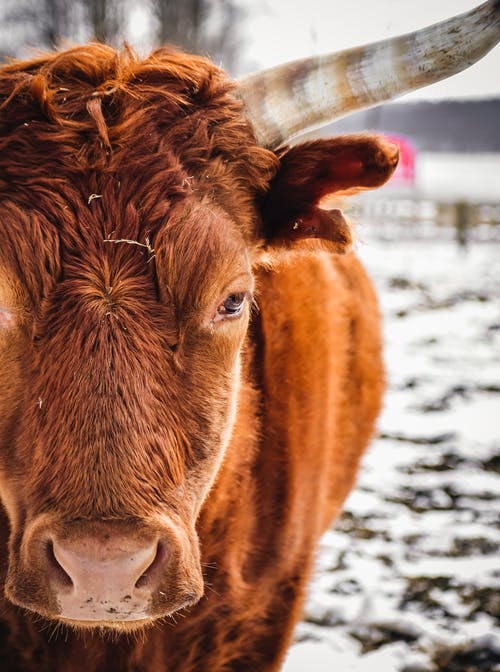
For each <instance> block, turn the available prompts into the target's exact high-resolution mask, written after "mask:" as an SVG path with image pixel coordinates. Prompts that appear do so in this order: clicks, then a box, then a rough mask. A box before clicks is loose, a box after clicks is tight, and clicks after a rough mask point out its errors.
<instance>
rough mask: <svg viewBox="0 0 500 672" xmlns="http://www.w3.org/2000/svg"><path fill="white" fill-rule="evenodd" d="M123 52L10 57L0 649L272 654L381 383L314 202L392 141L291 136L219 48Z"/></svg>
mask: <svg viewBox="0 0 500 672" xmlns="http://www.w3.org/2000/svg"><path fill="white" fill-rule="evenodd" d="M120 58H122V57H120V56H119V55H117V54H115V52H113V51H112V50H108V49H106V48H104V47H97V46H96V47H93V48H88V49H83V48H82V49H81V50H78V49H77V50H74V51H73V52H68V53H67V54H62V55H59V56H52V57H48V58H46V59H41V60H40V61H37V62H32V63H29V64H22V65H13V66H7V67H6V68H5V69H4V72H3V73H2V77H1V78H0V95H1V96H2V97H1V99H0V102H1V105H2V107H1V114H2V116H1V117H0V119H1V122H0V123H1V134H0V142H1V143H2V144H1V147H0V227H1V229H0V230H1V234H0V235H1V240H2V250H1V253H0V256H1V260H0V262H1V266H0V274H1V287H0V289H1V295H0V299H1V301H0V309H1V310H2V312H1V313H0V319H1V322H0V341H1V351H0V362H1V366H2V371H3V372H4V373H3V378H2V381H1V383H0V408H1V412H0V416H1V420H0V450H1V462H0V493H1V498H2V503H3V507H4V511H3V515H2V525H1V531H2V549H3V550H2V558H3V563H2V581H3V584H4V585H5V587H6V588H5V592H6V597H5V598H4V604H3V608H2V616H1V619H2V630H1V632H2V641H1V644H0V656H1V660H2V661H3V662H2V665H3V667H2V669H4V670H5V671H6V672H7V671H8V672H11V671H12V672H13V671H16V672H18V671H21V670H22V671H23V672H31V671H33V672H34V671H35V670H36V672H42V671H45V670H46V671H47V672H48V671H49V670H50V671H52V670H54V671H55V670H61V671H62V670H64V672H70V671H75V672H76V671H77V670H83V669H85V670H86V671H87V672H91V671H94V670H95V671H96V672H97V671H102V672H104V671H106V672H113V671H115V670H116V671H119V670H137V671H139V670H140V671H144V672H146V671H148V672H149V671H150V672H153V671H154V672H160V671H164V672H167V671H168V672H195V671H197V672H206V671H207V670H210V672H224V671H229V670H233V671H235V672H236V671H239V672H243V671H246V670H247V671H248V672H250V670H252V671H255V670H259V672H267V671H269V672H271V671H274V670H278V669H279V667H280V664H281V661H282V659H283V656H284V652H285V650H286V646H287V645H288V643H289V641H290V638H291V634H292V629H293V625H294V623H295V621H296V620H297V618H298V617H299V614H300V608H301V605H302V601H303V596H304V588H305V584H306V581H307V578H308V576H309V574H310V571H311V566H312V563H313V560H314V549H315V546H316V544H317V541H318V538H319V536H320V535H321V534H322V532H323V531H324V530H325V529H326V528H327V527H328V525H329V524H330V522H331V521H332V520H333V519H334V517H335V516H336V515H337V514H338V512H339V509H340V506H341V504H342V501H343V500H344V498H345V496H346V494H347V493H348V491H349V489H350V488H351V487H352V484H353V481H354V478H355V473H356V469H357V465H358V462H359V458H360V456H361V454H362V452H363V450H364V448H365V446H366V445H367V442H368V440H369V437H370V435H371V434H372V432H373V427H374V421H375V418H376V415H377V412H378V410H379V406H380V399H381V393H382V388H383V373H382V365H381V356H380V335H379V325H378V310H377V305H376V299H375V296H374V293H373V290H372V288H371V285H370V283H369V281H368V279H367V278H366V276H365V274H364V272H363V270H362V268H361V266H360V264H359V262H358V261H357V260H356V258H355V257H354V256H353V255H352V254H350V253H348V254H345V255H344V256H341V255H339V254H336V252H344V251H345V249H344V248H345V247H346V246H347V245H348V242H349V233H348V229H347V224H346V222H345V220H344V219H343V217H342V216H341V214H340V213H339V211H337V210H334V211H331V212H328V211H326V210H323V209H321V208H319V207H318V204H319V201H320V199H321V198H322V197H323V196H325V195H326V194H328V193H331V192H333V191H339V190H345V189H349V188H352V187H353V186H357V185H360V186H375V185H376V184H378V183H380V182H382V181H383V180H384V179H386V178H387V176H388V175H389V174H390V173H391V172H392V170H393V168H394V166H395V163H396V160H397V158H396V156H395V153H394V150H393V149H392V148H390V147H388V146H386V145H384V143H383V142H382V141H380V140H377V139H372V138H365V137H361V138H354V139H350V140H349V142H344V144H342V142H341V143H340V144H338V143H337V144H333V145H332V144H331V143H330V144H327V146H323V145H318V146H317V145H314V144H313V145H308V146H307V147H306V149H305V150H304V152H303V153H300V154H298V150H290V152H288V153H286V152H285V153H283V152H282V153H280V154H278V155H276V154H274V153H272V152H269V151H267V150H265V149H261V148H260V147H258V146H257V145H256V144H255V141H254V140H253V136H252V130H251V128H250V126H249V124H248V123H247V122H246V120H245V118H244V116H243V113H242V110H241V105H240V104H239V103H238V101H237V100H236V99H235V98H234V97H233V96H232V93H231V86H230V84H228V82H227V81H226V80H225V78H223V76H222V75H221V74H220V73H219V71H217V70H216V69H215V68H214V67H213V66H211V65H210V64H208V63H206V62H205V61H202V60H201V59H194V58H191V57H185V56H180V55H178V54H175V53H172V52H168V51H162V52H158V53H157V54H156V55H155V56H154V57H153V58H152V59H150V60H149V61H147V62H144V63H140V62H137V61H135V60H134V59H133V58H132V57H131V56H130V55H129V56H128V57H127V58H124V57H123V58H122V60H120ZM351 147H354V150H352V149H351ZM319 150H321V151H319ZM352 151H354V155H353V154H352ZM328 152H330V154H331V155H332V157H333V158H328V161H327V160H326V159H325V156H327V155H328ZM328 156H329V155H328ZM353 156H354V159H355V160H354V159H353ZM335 157H336V161H335V160H334V159H335ZM297 163H298V164H300V165H302V166H303V169H302V171H301V170H299V171H298V173H299V174H298V175H297V170H295V169H294V166H295V164H297ZM330 164H331V165H332V166H333V167H331V165H330ZM290 176H292V177H290ZM305 178H307V179H305ZM310 182H313V184H312V185H311V184H310ZM287 190H288V191H290V193H289V198H286V196H287ZM318 238H319V239H320V240H319V242H318V241H317V239H318ZM310 239H312V242H311V240H310ZM252 296H255V302H256V304H257V306H258V309H257V310H255V309H254V315H253V317H252V319H251V320H250V312H251V310H252V308H251V303H252ZM249 322H250V326H248V323H249ZM89 549H90V550H89ZM82 558H83V560H82ZM138 558H139V559H138ZM129 560H130V562H131V563H132V564H134V563H136V564H134V572H135V573H132V574H131V573H130V570H129V569H127V568H125V569H123V565H124V564H126V561H127V562H128V561H129ZM108 566H111V567H112V569H111V571H108V569H107V567H108ZM89 568H90V569H89ZM114 574H118V575H119V580H118V582H117V583H116V586H115V587H113V586H112V587H111V588H110V587H109V584H110V583H111V582H112V579H113V575H114ZM131 577H132V578H131ZM127 582H128V583H127ZM128 593H130V594H128ZM81 614H83V615H81ZM127 633H129V634H127Z"/></svg>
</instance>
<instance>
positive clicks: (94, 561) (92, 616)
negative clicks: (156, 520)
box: [6, 521, 203, 630]
mask: <svg viewBox="0 0 500 672" xmlns="http://www.w3.org/2000/svg"><path fill="white" fill-rule="evenodd" d="M187 536H188V535H186V534H185V533H183V532H182V531H181V530H179V529H178V528H176V527H175V526H174V525H173V524H172V525H168V526H166V525H164V526H162V527H161V528H159V527H158V526H156V525H155V526H150V525H144V524H143V525H139V526H138V525H137V524H130V523H129V524H126V523H125V524H123V523H117V522H107V521H103V522H88V521H84V522H78V523H75V524H73V525H70V526H65V527H61V526H57V527H55V528H54V527H53V526H47V525H45V524H42V525H35V526H34V527H32V529H30V530H28V531H27V533H25V535H24V538H23V540H22V543H21V545H20V549H19V553H18V556H19V557H18V562H17V563H14V568H13V571H12V572H10V571H9V576H8V580H7V585H6V594H7V597H9V599H10V600H11V601H12V602H14V603H15V604H17V605H19V606H22V607H25V608H28V609H30V610H32V611H35V612H37V613H39V614H41V615H42V616H45V617H49V618H51V619H54V618H55V619H57V620H60V621H62V622H66V623H68V624H70V625H74V626H77V627H96V626H100V627H102V626H109V627H114V628H118V629H120V628H123V629H128V630H130V629H131V628H133V627H141V626H144V625H146V624H147V623H148V622H149V621H152V620H154V619H156V618H158V617H161V616H165V615H168V614H171V613H173V612H175V611H178V610H180V609H182V608H184V607H187V606H190V605H192V604H194V603H196V602H197V601H198V600H199V599H200V597H201V596H202V594H203V580H202V576H201V570H200V563H199V558H198V549H197V543H193V541H195V540H194V539H189V538H187ZM15 555H17V554H16V553H15V551H14V556H15ZM16 565H17V566H16Z"/></svg>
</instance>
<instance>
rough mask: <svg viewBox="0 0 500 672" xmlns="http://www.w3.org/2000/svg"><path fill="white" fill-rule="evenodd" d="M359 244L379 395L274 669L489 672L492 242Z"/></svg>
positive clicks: (494, 530)
mask: <svg viewBox="0 0 500 672" xmlns="http://www.w3.org/2000/svg"><path fill="white" fill-rule="evenodd" d="M366 234H367V232H366V231H365V232H362V235H366ZM359 254H360V256H361V257H362V258H363V260H364V261H365V264H366V266H367V268H368V269H369V271H370V273H371V275H372V277H373V278H374V281H375V283H376V285H377V288H378V292H379V296H380V300H381V304H382V309H383V313H384V319H385V342H386V362H387V369H388V377H389V389H388V393H387V396H386V402H385V410H384V412H383V414H382V417H381V420H380V423H379V429H380V436H379V438H378V439H377V440H376V441H374V442H373V444H372V446H371V448H370V450H369V452H368V454H367V456H366V459H365V460H364V465H363V469H362V472H361V474H360V477H359V482H358V488H357V489H356V490H355V491H354V492H353V493H352V494H351V496H350V497H349V499H348V501H347V504H346V507H345V513H344V515H343V517H342V519H341V520H340V522H339V523H338V525H337V529H336V530H335V531H332V532H328V533H327V534H326V535H325V537H324V538H323V542H322V546H321V552H320V556H319V559H318V564H317V573H316V575H315V578H314V581H313V583H312V585H311V589H310V598H309V600H308V604H307V609H306V614H305V619H304V621H303V622H302V623H301V624H300V625H299V626H298V627H297V630H296V642H297V643H296V644H295V645H294V646H293V647H292V649H291V651H290V653H289V656H288V658H287V661H286V663H285V666H284V672H434V671H436V670H440V671H445V672H493V671H498V670H500V625H499V620H498V619H499V616H500V556H499V552H498V551H499V547H500V525H499V523H500V515H499V513H500V498H499V494H500V456H499V455H500V451H499V448H500V243H499V242H496V243H495V242H491V243H475V244H471V246H470V247H469V249H468V250H467V251H465V252H464V251H463V250H460V249H458V248H457V246H456V245H455V243H454V242H453V241H443V240H441V241H428V240H426V241H409V240H405V241H400V242H394V241H393V242H387V241H386V242H383V241H380V240H378V241H375V240H368V241H365V242H364V243H363V244H362V245H360V246H359Z"/></svg>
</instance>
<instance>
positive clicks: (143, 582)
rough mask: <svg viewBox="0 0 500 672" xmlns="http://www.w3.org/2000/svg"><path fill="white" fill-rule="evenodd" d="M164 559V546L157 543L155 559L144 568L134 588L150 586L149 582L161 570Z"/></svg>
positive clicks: (165, 551) (165, 554)
mask: <svg viewBox="0 0 500 672" xmlns="http://www.w3.org/2000/svg"><path fill="white" fill-rule="evenodd" d="M166 557H167V550H166V548H165V546H164V544H162V542H161V541H159V542H158V544H157V546H156V554H155V557H154V558H153V560H152V562H151V564H150V565H148V567H146V569H145V570H144V571H143V573H142V574H141V575H140V577H139V578H138V579H137V581H136V582H135V588H145V587H147V586H148V585H150V584H151V582H152V581H154V579H155V578H156V575H157V574H159V573H160V572H161V571H162V570H163V566H164V564H165V559H166Z"/></svg>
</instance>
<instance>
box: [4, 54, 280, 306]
mask: <svg viewBox="0 0 500 672" xmlns="http://www.w3.org/2000/svg"><path fill="white" fill-rule="evenodd" d="M231 90H232V84H231V83H230V81H229V80H228V79H227V77H226V76H225V74H224V73H223V72H222V71H220V70H219V69H217V68H216V67H215V66H213V65H212V64H211V63H209V62H208V61H206V60H204V59H202V58H197V57H193V56H189V57H188V56H185V55H183V54H180V53H178V52H175V51H172V50H169V49H160V50H157V51H156V52H154V53H153V54H151V55H150V56H149V57H148V58H147V59H146V60H139V59H137V58H136V57H135V55H134V54H133V53H132V52H131V51H130V50H129V49H125V50H123V51H122V52H118V51H115V50H114V49H112V48H110V47H106V46H103V45H91V46H86V47H77V48H74V49H72V50H69V51H66V52H64V53H61V54H51V55H49V56H44V57H41V58H39V59H36V60H33V61H30V62H24V63H19V62H16V63H14V64H12V65H8V66H6V67H4V68H2V70H1V71H0V220H1V225H2V228H3V229H5V234H3V235H5V239H6V240H9V239H10V241H11V242H12V243H13V245H14V248H15V249H18V250H19V243H20V241H21V240H22V241H23V242H22V247H23V248H24V249H23V250H22V252H19V254H22V255H23V259H22V262H20V266H21V267H22V268H23V274H25V275H26V276H27V280H28V281H29V280H31V281H34V280H36V281H37V282H36V284H37V285H40V283H41V284H42V285H43V284H44V282H46V277H44V276H46V272H47V269H48V270H49V271H50V275H51V276H53V275H54V274H57V273H58V272H59V271H60V269H58V268H54V265H56V266H57V263H58V260H59V255H58V254H57V252H58V248H59V246H60V243H62V247H63V248H64V250H65V251H66V253H71V250H76V249H78V251H79V253H80V252H81V250H82V249H86V250H87V251H88V253H89V254H91V253H95V252H98V254H99V255H100V256H102V255H103V254H109V247H114V246H112V245H108V252H106V253H104V247H105V245H104V244H103V240H104V239H106V238H113V239H132V240H135V241H137V242H140V243H141V244H142V245H148V246H149V247H150V248H153V247H154V244H155V236H156V234H157V233H158V231H159V229H160V228H161V226H162V225H163V224H164V223H165V222H166V221H167V220H168V218H169V215H170V213H171V211H172V208H174V207H175V206H176V205H177V206H178V205H179V204H180V203H182V202H183V201H185V200H186V199H187V201H186V202H192V201H193V200H195V201H197V202H200V201H203V202H205V203H207V204H208V205H210V204H211V203H214V202H217V204H218V206H219V207H221V208H222V209H223V210H224V211H225V212H226V213H227V214H228V215H229V216H230V218H231V219H232V220H233V221H234V222H236V224H237V225H238V227H239V228H240V229H241V233H242V235H243V236H244V238H245V239H246V240H247V241H249V240H251V239H252V238H254V237H255V233H256V232H255V206H254V203H255V196H256V194H258V193H259V192H261V191H263V190H264V189H265V188H266V187H267V185H268V183H269V180H270V178H271V177H272V175H273V174H274V172H275V170H276V166H277V160H276V158H275V156H274V155H273V154H272V153H271V152H268V151H266V150H263V149H261V148H259V147H257V146H256V145H255V142H254V140H253V136H252V132H251V130H250V128H249V125H248V123H247V122H246V120H245V118H244V116H243V115H242V113H241V105H240V103H239V102H238V101H236V99H235V98H233V97H232V95H231ZM35 215H36V218H35ZM178 219H179V218H178ZM186 222H188V223H189V224H191V225H193V222H192V221H190V220H189V218H185V222H184V224H185V225H186V226H187V225H188V224H186ZM195 224H196V223H195ZM202 224H203V223H202V222H198V223H197V225H198V226H202ZM42 232H43V234H42ZM82 243H83V246H84V247H83V248H82ZM26 246H29V247H31V248H32V250H36V251H37V252H36V258H37V260H38V265H39V268H35V267H34V268H29V266H30V265H32V264H34V265H35V266H36V265H37V263H36V262H35V261H33V260H32V259H26V252H27V250H26ZM144 249H146V248H144ZM122 254H123V253H122ZM28 256H30V257H31V255H28ZM26 265H28V268H26ZM30 276H32V277H30ZM29 285H31V283H30V282H28V286H29ZM44 289H45V288H44V287H42V295H43V293H44V291H43V290H44ZM33 290H34V288H33ZM33 290H32V291H33ZM35 291H36V290H35Z"/></svg>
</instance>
